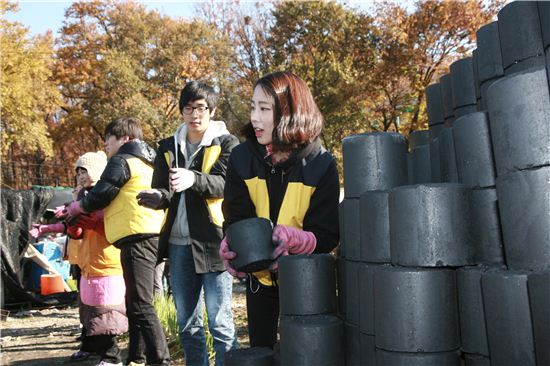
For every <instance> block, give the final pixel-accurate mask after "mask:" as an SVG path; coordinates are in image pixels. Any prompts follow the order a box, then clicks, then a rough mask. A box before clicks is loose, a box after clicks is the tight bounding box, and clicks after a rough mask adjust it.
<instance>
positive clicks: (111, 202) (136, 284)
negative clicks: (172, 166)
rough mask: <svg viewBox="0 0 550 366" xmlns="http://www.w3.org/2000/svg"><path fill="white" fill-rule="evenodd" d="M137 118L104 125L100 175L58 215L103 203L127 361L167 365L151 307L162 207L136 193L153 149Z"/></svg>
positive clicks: (145, 182)
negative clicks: (117, 267)
mask: <svg viewBox="0 0 550 366" xmlns="http://www.w3.org/2000/svg"><path fill="white" fill-rule="evenodd" d="M142 138H143V132H142V130H141V126H140V124H139V122H138V121H137V120H136V119H133V118H118V119H115V120H114V121H113V122H111V123H109V124H108V125H107V127H106V128H105V151H106V153H107V156H108V157H109V161H108V162H107V167H106V168H105V170H104V171H103V174H101V178H100V180H99V181H98V182H97V184H96V185H95V186H94V188H92V190H90V192H89V193H88V194H87V195H86V196H85V197H84V198H82V199H81V200H80V201H73V202H71V203H70V204H69V205H68V206H66V207H65V209H64V210H63V211H61V212H57V216H58V217H64V218H65V219H66V220H67V221H69V222H70V221H71V220H75V219H77V218H78V217H79V216H80V215H82V214H83V213H89V212H94V211H98V210H101V209H103V211H104V227H105V236H106V238H107V240H108V241H109V243H111V244H113V245H114V246H115V247H117V248H120V260H121V263H122V269H123V276H124V282H125V285H126V297H125V302H126V314H127V316H128V323H129V324H128V326H129V334H130V339H129V341H130V344H129V352H128V359H127V363H129V364H131V363H134V364H144V363H147V364H154V365H169V364H170V355H169V351H168V347H167V344H166V338H165V335H164V332H163V330H162V326H161V324H160V321H159V319H158V316H157V314H156V312H155V309H154V307H153V304H152V301H153V281H154V274H155V266H156V262H157V251H158V236H159V233H160V228H161V226H162V222H163V220H164V212H163V211H159V210H152V209H149V208H147V207H144V206H140V205H138V203H137V200H136V195H137V194H138V193H139V192H140V191H142V190H145V189H150V188H151V179H152V176H153V162H154V159H155V151H154V150H153V149H152V148H151V147H150V146H149V145H147V143H145V142H144V141H142Z"/></svg>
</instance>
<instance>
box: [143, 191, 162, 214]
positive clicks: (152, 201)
mask: <svg viewBox="0 0 550 366" xmlns="http://www.w3.org/2000/svg"><path fill="white" fill-rule="evenodd" d="M136 198H137V200H138V205H140V206H143V207H147V208H152V209H153V210H157V209H159V208H160V205H161V203H162V199H163V197H162V192H161V191H159V190H157V189H146V190H144V191H141V192H139V193H138V195H137V196H136Z"/></svg>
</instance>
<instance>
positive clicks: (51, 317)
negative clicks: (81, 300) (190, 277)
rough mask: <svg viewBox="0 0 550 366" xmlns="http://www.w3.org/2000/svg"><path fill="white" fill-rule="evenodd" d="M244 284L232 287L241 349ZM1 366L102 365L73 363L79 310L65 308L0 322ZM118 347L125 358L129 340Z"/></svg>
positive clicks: (177, 362) (89, 361) (245, 343)
mask: <svg viewBox="0 0 550 366" xmlns="http://www.w3.org/2000/svg"><path fill="white" fill-rule="evenodd" d="M245 302H246V300H245V294H244V285H241V284H240V283H238V282H235V285H234V288H233V314H234V316H235V324H236V327H237V336H238V338H239V343H240V345H241V347H246V346H248V334H247V330H246V306H245ZM0 331H1V333H0V348H1V352H0V365H6V366H7V365H13V366H16V365H25V366H51V365H80V366H92V365H96V364H97V363H98V362H99V357H98V356H91V357H90V358H88V359H87V360H84V361H78V362H72V361H69V356H70V355H71V354H72V353H74V352H76V351H77V350H78V348H79V345H80V342H79V341H77V340H76V338H77V337H78V336H79V334H80V322H79V320H78V307H75V306H72V307H67V308H64V309H56V308H49V309H41V310H30V311H20V312H11V313H10V314H9V316H8V317H7V318H6V319H5V320H2V321H1V322H0ZM119 346H120V348H121V349H122V350H123V359H124V358H125V357H126V354H127V348H128V337H127V336H121V337H119ZM173 365H184V363H183V361H182V360H181V359H179V360H178V359H177V360H173Z"/></svg>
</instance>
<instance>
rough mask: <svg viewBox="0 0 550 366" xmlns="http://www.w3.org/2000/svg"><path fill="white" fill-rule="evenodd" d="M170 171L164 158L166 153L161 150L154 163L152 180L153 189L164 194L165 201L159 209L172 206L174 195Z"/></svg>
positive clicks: (158, 151)
mask: <svg viewBox="0 0 550 366" xmlns="http://www.w3.org/2000/svg"><path fill="white" fill-rule="evenodd" d="M169 170H170V168H169V167H168V163H167V162H166V158H165V157H164V151H163V150H162V149H160V148H159V150H157V155H156V157H155V162H154V171H153V179H152V180H151V188H153V189H158V190H159V191H160V192H161V193H162V197H163V200H162V202H161V204H160V206H159V207H157V209H166V208H168V207H169V206H170V199H171V198H172V197H171V196H172V194H171V193H170V187H169V180H168V176H169Z"/></svg>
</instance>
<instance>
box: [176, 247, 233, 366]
mask: <svg viewBox="0 0 550 366" xmlns="http://www.w3.org/2000/svg"><path fill="white" fill-rule="evenodd" d="M169 258H170V285H171V287H172V293H173V296H174V302H175V304H176V312H177V320H178V326H179V331H180V343H181V345H182V347H183V351H184V352H185V364H186V365H187V366H208V352H207V350H206V337H205V334H204V323H203V312H204V310H203V304H204V303H206V314H207V316H208V329H209V330H210V334H212V337H213V338H214V350H215V351H216V366H222V365H223V364H224V355H225V352H227V351H229V350H230V349H234V348H236V346H237V339H236V338H235V326H234V324H233V313H232V311H231V299H232V288H233V277H232V276H231V275H230V274H229V273H227V272H212V273H203V274H197V273H195V264H194V262H193V252H192V249H191V245H174V244H170V249H169ZM203 293H204V300H203V296H202V294H203Z"/></svg>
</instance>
